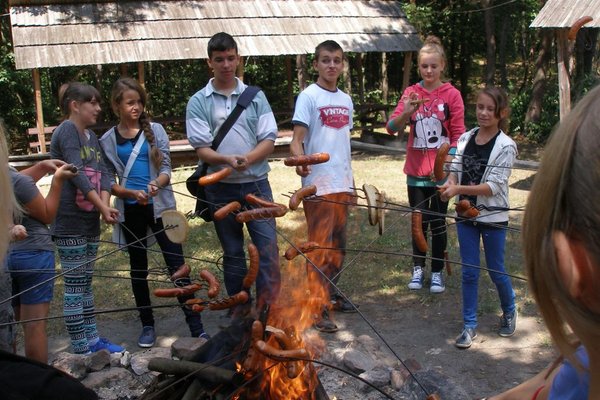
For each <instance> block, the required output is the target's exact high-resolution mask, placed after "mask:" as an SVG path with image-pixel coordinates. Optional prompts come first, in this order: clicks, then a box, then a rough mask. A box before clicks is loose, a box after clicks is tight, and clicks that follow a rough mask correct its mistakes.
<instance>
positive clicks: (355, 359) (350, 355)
mask: <svg viewBox="0 0 600 400" xmlns="http://www.w3.org/2000/svg"><path fill="white" fill-rule="evenodd" d="M344 365H345V366H346V367H347V368H348V369H350V370H351V371H352V372H356V373H359V374H360V373H362V372H365V371H369V370H371V369H373V368H374V367H375V361H374V360H373V358H372V357H371V356H370V355H368V354H365V353H363V352H361V351H358V350H355V349H352V350H350V351H348V352H346V354H344Z"/></svg>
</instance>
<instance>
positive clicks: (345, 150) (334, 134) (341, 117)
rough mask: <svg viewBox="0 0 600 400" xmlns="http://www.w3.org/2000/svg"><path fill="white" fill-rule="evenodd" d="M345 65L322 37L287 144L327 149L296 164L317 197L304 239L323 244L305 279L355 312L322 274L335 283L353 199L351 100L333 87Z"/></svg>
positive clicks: (324, 327)
mask: <svg viewBox="0 0 600 400" xmlns="http://www.w3.org/2000/svg"><path fill="white" fill-rule="evenodd" d="M343 66H344V52H343V50H342V48H341V47H340V45H339V44H338V43H337V42H335V41H333V40H327V41H324V42H322V43H321V44H319V45H318V46H317V47H316V49H315V59H314V61H313V68H314V69H315V70H316V71H317V72H318V74H319V77H318V79H317V82H316V83H313V84H312V85H310V86H309V87H307V88H306V89H305V90H303V91H302V93H300V95H299V96H298V100H297V101H296V108H295V112H294V117H293V118H292V123H293V124H294V137H293V140H292V143H291V145H290V150H291V153H292V155H293V156H297V155H302V154H313V153H328V154H329V156H330V160H329V161H328V162H326V163H323V164H317V165H312V166H299V167H296V173H297V174H298V175H300V176H301V177H302V186H308V185H315V186H316V187H317V195H318V196H319V197H320V199H319V200H318V201H314V200H313V201H311V200H305V201H304V202H303V205H304V214H305V216H306V221H307V224H308V240H309V241H314V242H317V243H319V245H320V246H321V247H323V248H328V249H337V250H316V251H314V252H311V254H310V260H311V262H312V263H313V264H314V265H316V266H317V267H318V268H319V270H320V271H321V272H322V273H319V271H316V270H314V269H313V268H310V266H309V268H308V271H309V279H319V280H321V281H322V282H323V285H325V286H326V288H327V291H328V293H329V296H330V297H331V299H332V300H334V301H333V306H334V309H336V310H340V311H344V312H354V311H356V308H355V306H354V305H353V304H351V303H350V302H348V301H346V299H345V298H344V297H342V296H340V295H339V294H338V293H337V292H336V290H335V287H334V286H333V285H331V284H330V283H329V282H328V280H327V279H325V277H324V276H323V275H325V276H327V278H329V280H331V281H333V283H334V284H335V283H336V282H337V280H338V279H339V276H338V272H339V271H340V269H341V267H342V264H343V262H344V256H345V247H346V220H347V217H348V206H349V205H350V204H353V203H354V198H353V196H352V194H353V191H354V189H353V186H354V183H353V177H352V167H351V165H350V161H351V158H350V131H351V129H352V113H353V110H354V106H353V104H352V99H351V98H350V96H348V95H347V94H346V93H344V92H342V91H341V90H339V89H338V87H337V80H338V77H339V76H340V74H341V73H342V70H343ZM331 304H332V303H330V302H329V299H323V305H324V307H323V312H322V314H321V316H320V317H319V318H318V319H317V320H316V321H315V325H314V326H315V328H316V329H318V330H320V331H322V332H335V331H337V326H336V325H335V324H334V323H333V322H332V321H331V320H330V319H329V308H331Z"/></svg>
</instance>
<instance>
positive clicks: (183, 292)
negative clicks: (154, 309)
mask: <svg viewBox="0 0 600 400" xmlns="http://www.w3.org/2000/svg"><path fill="white" fill-rule="evenodd" d="M200 288H201V286H200V285H199V284H197V283H192V284H191V285H186V286H181V287H174V288H159V289H154V295H155V296H156V297H180V296H187V295H190V294H194V293H195V292H197V291H198V290H200Z"/></svg>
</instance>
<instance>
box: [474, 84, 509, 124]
mask: <svg viewBox="0 0 600 400" xmlns="http://www.w3.org/2000/svg"><path fill="white" fill-rule="evenodd" d="M481 94H485V95H487V96H489V97H490V98H491V99H492V100H493V101H494V104H496V110H495V111H494V116H495V117H496V118H498V127H499V128H500V129H502V130H503V131H504V133H507V132H508V115H509V114H510V105H509V103H508V96H507V95H506V92H505V91H504V90H502V89H501V88H499V87H496V86H486V87H485V88H484V89H481V91H480V92H479V94H478V96H479V95H481ZM503 111H506V113H505V114H504V115H502V114H503Z"/></svg>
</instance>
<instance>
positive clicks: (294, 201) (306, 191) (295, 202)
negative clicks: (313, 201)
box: [289, 185, 317, 210]
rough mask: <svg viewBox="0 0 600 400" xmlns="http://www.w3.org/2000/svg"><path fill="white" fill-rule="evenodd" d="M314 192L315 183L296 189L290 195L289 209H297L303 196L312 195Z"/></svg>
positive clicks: (315, 190)
mask: <svg viewBox="0 0 600 400" xmlns="http://www.w3.org/2000/svg"><path fill="white" fill-rule="evenodd" d="M315 194H317V187H316V186H315V185H308V186H304V187H302V188H300V189H298V190H296V191H295V192H294V194H293V195H292V197H290V204H289V207H290V210H297V209H298V207H299V206H300V203H301V202H302V200H304V198H305V197H308V196H313V195H315Z"/></svg>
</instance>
